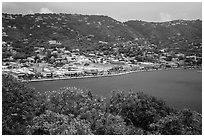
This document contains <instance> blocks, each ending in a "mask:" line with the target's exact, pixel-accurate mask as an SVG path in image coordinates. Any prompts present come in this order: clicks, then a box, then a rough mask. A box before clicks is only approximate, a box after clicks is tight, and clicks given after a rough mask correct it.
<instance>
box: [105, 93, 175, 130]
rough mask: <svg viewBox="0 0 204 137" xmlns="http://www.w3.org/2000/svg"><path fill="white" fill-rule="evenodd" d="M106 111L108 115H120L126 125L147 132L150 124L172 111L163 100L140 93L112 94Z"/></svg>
mask: <svg viewBox="0 0 204 137" xmlns="http://www.w3.org/2000/svg"><path fill="white" fill-rule="evenodd" d="M108 109H109V111H110V113H113V114H117V115H121V116H122V117H123V118H124V119H125V122H127V123H128V124H130V125H131V124H132V125H134V126H135V127H138V128H143V129H144V130H149V125H150V124H151V123H153V122H155V121H158V120H159V119H160V118H161V117H163V116H166V115H167V114H169V113H170V112H171V111H173V110H171V109H170V108H168V107H167V106H166V105H165V102H164V101H163V100H159V99H156V98H155V97H152V96H148V95H145V94H144V93H142V92H139V93H128V94H125V93H124V92H113V93H112V97H111V98H110V105H109V108H108Z"/></svg>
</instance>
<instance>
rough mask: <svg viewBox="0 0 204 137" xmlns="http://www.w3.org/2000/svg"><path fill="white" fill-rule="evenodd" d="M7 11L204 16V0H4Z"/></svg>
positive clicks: (150, 19) (122, 16) (122, 17)
mask: <svg viewBox="0 0 204 137" xmlns="http://www.w3.org/2000/svg"><path fill="white" fill-rule="evenodd" d="M2 12H3V13H13V14H19V13H21V14H33V13H68V14H70V13H71V14H84V15H107V16H109V17H112V18H114V19H116V20H118V21H121V22H124V21H127V20H143V21H148V22H164V21H171V20H176V19H184V20H194V19H202V2H3V3H2Z"/></svg>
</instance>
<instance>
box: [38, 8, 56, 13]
mask: <svg viewBox="0 0 204 137" xmlns="http://www.w3.org/2000/svg"><path fill="white" fill-rule="evenodd" d="M40 13H53V12H52V11H51V10H50V9H48V8H41V9H40Z"/></svg>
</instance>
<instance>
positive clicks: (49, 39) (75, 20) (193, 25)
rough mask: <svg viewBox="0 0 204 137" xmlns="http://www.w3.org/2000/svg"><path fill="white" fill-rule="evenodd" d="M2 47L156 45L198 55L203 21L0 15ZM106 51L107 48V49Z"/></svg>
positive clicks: (30, 50)
mask: <svg viewBox="0 0 204 137" xmlns="http://www.w3.org/2000/svg"><path fill="white" fill-rule="evenodd" d="M2 29H3V30H2V33H3V34H2V36H3V38H2V39H3V44H4V46H8V45H11V46H12V47H13V49H14V50H16V51H17V52H19V53H22V52H24V54H28V55H29V54H33V49H34V47H36V46H41V47H50V46H53V45H55V46H60V47H66V48H67V49H80V50H82V51H87V50H103V48H104V47H106V46H107V47H113V48H114V47H117V48H120V47H121V44H122V45H123V47H124V43H125V44H126V45H129V46H130V47H133V49H137V47H139V46H140V47H141V46H145V47H152V46H153V47H156V50H160V49H164V48H166V49H167V50H172V51H174V52H181V51H182V52H185V53H186V54H189V55H194V54H195V55H197V56H201V49H202V47H201V42H202V21H201V20H191V21H190V20H174V21H169V22H158V23H156V22H144V21H137V20H134V21H132V20H131V21H127V22H120V21H117V20H115V19H112V18H110V17H108V16H102V15H80V14H28V15H22V14H6V13H3V14H2ZM107 52H109V51H107Z"/></svg>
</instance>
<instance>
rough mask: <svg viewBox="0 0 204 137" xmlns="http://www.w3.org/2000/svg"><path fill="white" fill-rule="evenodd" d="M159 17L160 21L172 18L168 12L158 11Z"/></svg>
mask: <svg viewBox="0 0 204 137" xmlns="http://www.w3.org/2000/svg"><path fill="white" fill-rule="evenodd" d="M159 17H160V21H162V22H164V21H171V20H172V17H171V15H170V14H168V13H163V12H162V13H160V14H159Z"/></svg>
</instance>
